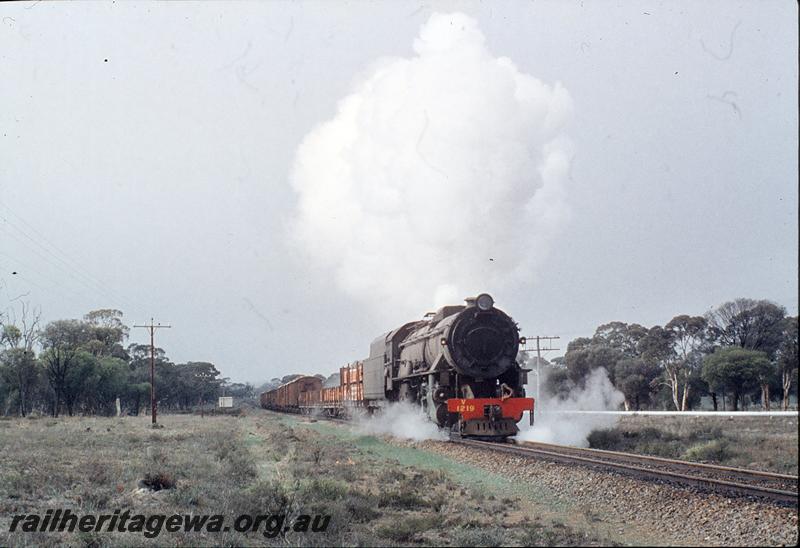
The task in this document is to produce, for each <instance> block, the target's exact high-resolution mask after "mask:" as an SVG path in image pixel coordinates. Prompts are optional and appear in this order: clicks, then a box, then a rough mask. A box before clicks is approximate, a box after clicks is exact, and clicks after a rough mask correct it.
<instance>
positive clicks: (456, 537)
mask: <svg viewBox="0 0 800 548" xmlns="http://www.w3.org/2000/svg"><path fill="white" fill-rule="evenodd" d="M452 544H453V545H455V546H505V545H506V544H507V543H506V533H505V531H504V530H503V529H501V528H500V527H469V528H459V529H456V530H455V532H454V533H453V542H452Z"/></svg>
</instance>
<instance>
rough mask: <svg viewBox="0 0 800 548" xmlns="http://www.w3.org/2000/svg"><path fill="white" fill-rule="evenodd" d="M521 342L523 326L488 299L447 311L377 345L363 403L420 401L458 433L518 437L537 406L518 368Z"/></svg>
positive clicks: (369, 364)
mask: <svg viewBox="0 0 800 548" xmlns="http://www.w3.org/2000/svg"><path fill="white" fill-rule="evenodd" d="M520 342H522V341H521V339H520V336H519V329H518V327H517V324H516V323H515V322H514V320H512V319H511V318H510V317H509V316H508V315H507V314H506V313H505V312H503V311H502V310H500V309H498V308H495V306H494V300H493V299H492V297H491V296H490V295H488V294H486V293H483V294H481V295H478V296H477V297H476V298H472V299H467V300H466V304H465V305H455V306H445V307H442V308H440V309H439V310H438V311H436V312H435V313H431V314H428V315H427V316H426V317H425V318H424V319H423V320H421V321H415V322H410V323H407V324H405V325H403V326H401V327H399V328H397V329H395V330H393V331H390V332H388V333H385V334H383V335H381V336H380V337H378V338H377V339H375V340H374V341H373V342H372V344H371V345H370V354H369V358H368V359H367V360H365V361H364V362H363V399H364V400H366V401H370V400H372V401H376V402H377V401H380V400H389V401H407V402H412V403H415V404H417V405H420V406H421V407H422V408H423V409H424V410H425V411H426V413H427V414H428V415H429V417H430V418H431V420H432V421H434V422H435V423H437V424H438V425H439V426H442V427H450V428H451V429H452V431H453V432H454V433H455V434H457V435H462V436H470V437H478V438H504V437H507V436H511V435H514V434H516V433H517V432H518V431H519V430H518V428H517V422H519V421H520V420H521V419H522V415H523V412H524V411H529V412H530V417H531V420H532V417H533V403H534V402H533V399H531V398H526V397H525V388H524V387H525V383H526V382H527V370H525V369H523V368H522V367H521V366H520V365H519V363H517V353H518V351H519V345H520Z"/></svg>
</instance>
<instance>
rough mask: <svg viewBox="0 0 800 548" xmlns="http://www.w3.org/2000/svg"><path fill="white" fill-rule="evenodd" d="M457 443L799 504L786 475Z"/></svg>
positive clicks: (548, 447) (578, 451) (609, 454)
mask: <svg viewBox="0 0 800 548" xmlns="http://www.w3.org/2000/svg"><path fill="white" fill-rule="evenodd" d="M455 443H458V444H461V445H465V446H468V447H476V448H481V449H485V450H490V451H500V452H504V453H509V454H513V455H518V456H521V457H527V458H536V459H540V460H549V461H551V462H558V463H564V464H577V465H581V466H588V467H592V468H596V469H603V470H612V471H614V472H618V473H621V474H625V475H629V476H633V477H637V478H642V479H648V480H658V481H665V482H669V483H674V484H680V485H688V486H692V487H699V488H703V489H706V490H710V491H714V492H720V493H725V494H733V495H738V496H743V495H744V496H751V497H759V498H764V499H767V500H770V501H775V502H779V503H782V504H795V505H796V504H797V502H798V496H797V494H798V478H797V476H790V475H786V474H775V473H772V472H762V471H759V470H747V469H743V468H731V467H726V466H715V465H710V464H701V463H693V462H686V461H679V460H673V459H664V458H659V457H651V456H648V455H635V454H632V453H619V452H616V451H603V450H600V449H586V448H581V447H570V446H565V445H553V444H547V443H536V442H519V443H514V444H503V443H494V442H486V441H477V440H463V439H462V440H455Z"/></svg>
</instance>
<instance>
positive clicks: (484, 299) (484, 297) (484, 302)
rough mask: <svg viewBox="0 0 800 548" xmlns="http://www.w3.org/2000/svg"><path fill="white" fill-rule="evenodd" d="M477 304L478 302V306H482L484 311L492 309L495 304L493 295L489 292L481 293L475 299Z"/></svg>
mask: <svg viewBox="0 0 800 548" xmlns="http://www.w3.org/2000/svg"><path fill="white" fill-rule="evenodd" d="M475 304H477V305H478V308H480V309H481V310H483V311H486V310H491V309H492V307H493V306H494V299H492V296H491V295H489V294H488V293H481V294H480V295H478V297H477V298H476V299H475Z"/></svg>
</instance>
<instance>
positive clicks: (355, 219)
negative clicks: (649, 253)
mask: <svg viewBox="0 0 800 548" xmlns="http://www.w3.org/2000/svg"><path fill="white" fill-rule="evenodd" d="M571 112H572V101H571V99H570V96H569V93H568V92H567V91H566V90H565V89H564V88H563V87H562V86H561V85H560V84H559V83H555V84H554V85H548V84H545V83H543V82H541V81H539V80H537V79H536V78H534V77H533V76H530V75H527V74H524V73H522V72H520V71H519V70H518V69H517V67H516V66H515V65H514V63H513V62H512V61H511V60H510V59H508V58H505V57H494V56H492V54H491V53H490V52H489V51H488V49H487V48H486V45H485V44H484V36H483V34H482V33H481V31H480V30H479V28H478V25H477V23H476V21H475V20H473V19H471V18H470V17H467V16H466V15H463V14H460V13H455V14H434V15H432V16H431V18H430V19H429V20H428V21H427V23H425V24H424V25H423V26H422V27H421V29H420V32H419V36H418V37H417V38H416V40H415V41H414V55H413V56H412V57H410V58H391V59H384V60H382V61H380V62H378V63H376V64H375V65H374V66H373V68H372V69H371V70H370V71H368V72H367V73H366V74H365V76H364V77H363V78H362V79H361V80H360V81H358V82H357V83H356V84H355V86H354V89H353V91H352V93H351V94H350V95H348V96H346V97H345V98H344V99H342V100H341V101H340V102H339V104H338V109H337V112H336V115H335V116H334V117H333V119H331V120H329V121H327V122H325V123H322V124H320V125H319V126H317V127H315V128H314V129H313V130H312V131H311V132H310V133H309V134H308V135H307V136H306V137H305V139H304V140H303V142H302V143H301V145H300V147H299V148H298V150H297V154H296V158H295V162H294V167H293V171H292V184H293V186H294V188H295V190H296V191H297V193H298V209H297V211H296V213H295V217H294V220H293V221H294V222H293V223H292V227H291V228H292V232H293V236H294V237H295V238H296V241H297V242H298V243H300V245H301V247H303V248H304V249H305V250H307V251H308V253H309V254H310V256H311V258H312V259H313V260H314V261H315V262H317V263H318V264H320V265H322V266H323V267H325V268H329V269H330V270H331V272H332V273H333V275H334V276H335V280H336V282H337V283H338V285H339V286H340V287H341V288H342V289H343V290H344V291H345V292H347V293H348V294H350V295H352V296H354V297H355V298H357V299H360V300H363V301H366V302H370V303H377V304H378V305H379V306H380V307H381V308H383V309H391V310H393V311H394V313H395V314H399V313H403V314H408V313H414V314H418V313H419V312H420V310H424V309H426V308H427V307H429V306H431V305H441V304H444V303H452V302H457V301H459V300H460V299H462V298H463V297H464V296H467V295H472V294H477V293H478V292H480V291H487V290H488V291H492V292H495V293H502V292H503V291H505V289H506V288H508V287H510V286H513V285H514V284H518V283H520V282H523V281H529V280H530V279H531V277H532V275H533V274H534V273H535V267H536V266H537V264H538V263H539V262H541V261H542V255H543V252H544V251H545V250H546V248H547V247H548V244H549V243H550V242H551V241H552V239H553V236H554V235H555V234H556V233H557V232H558V231H559V229H560V227H561V226H562V224H563V223H564V220H565V219H566V217H567V215H568V210H567V207H566V204H565V201H564V188H563V181H564V179H565V177H566V175H567V171H568V168H569V159H570V147H569V142H568V140H567V139H566V137H565V136H564V134H563V128H564V126H565V124H566V123H567V121H568V119H569V118H570V115H571ZM531 249H535V250H536V253H531V252H530V250H531Z"/></svg>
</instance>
